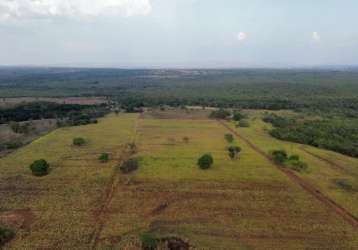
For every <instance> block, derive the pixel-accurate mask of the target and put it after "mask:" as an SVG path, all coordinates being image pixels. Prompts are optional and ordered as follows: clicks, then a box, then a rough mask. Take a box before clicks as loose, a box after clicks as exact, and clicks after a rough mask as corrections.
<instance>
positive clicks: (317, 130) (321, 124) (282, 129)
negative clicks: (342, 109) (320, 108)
mask: <svg viewBox="0 0 358 250" xmlns="http://www.w3.org/2000/svg"><path fill="white" fill-rule="evenodd" d="M264 121H265V122H269V123H271V124H272V125H273V126H274V128H273V129H272V130H271V131H270V134H271V135H272V136H273V137H275V138H277V139H280V140H286V141H292V142H297V143H302V144H308V145H312V146H315V147H319V148H324V149H329V150H332V151H336V152H339V153H342V154H345V155H349V156H353V157H358V120H357V119H346V118H340V117H332V118H330V119H314V120H307V119H299V118H289V117H283V116H278V115H275V114H269V115H267V116H265V117H264Z"/></svg>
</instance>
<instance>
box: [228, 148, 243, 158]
mask: <svg viewBox="0 0 358 250" xmlns="http://www.w3.org/2000/svg"><path fill="white" fill-rule="evenodd" d="M227 150H228V152H229V157H230V158H231V159H232V160H234V159H237V158H238V155H239V153H240V152H241V148H240V147H238V146H230V147H228V148H227Z"/></svg>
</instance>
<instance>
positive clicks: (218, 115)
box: [209, 109, 231, 119]
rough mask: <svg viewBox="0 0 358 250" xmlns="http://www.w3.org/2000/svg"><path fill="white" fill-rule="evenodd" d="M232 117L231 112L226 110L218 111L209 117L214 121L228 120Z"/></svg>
mask: <svg viewBox="0 0 358 250" xmlns="http://www.w3.org/2000/svg"><path fill="white" fill-rule="evenodd" d="M230 116H231V112H230V111H228V110H225V109H218V110H214V111H212V112H211V114H210V115H209V117H210V118H212V119H227V118H229V117H230Z"/></svg>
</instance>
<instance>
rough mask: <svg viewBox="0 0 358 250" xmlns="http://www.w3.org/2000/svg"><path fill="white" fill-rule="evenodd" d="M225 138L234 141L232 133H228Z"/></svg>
mask: <svg viewBox="0 0 358 250" xmlns="http://www.w3.org/2000/svg"><path fill="white" fill-rule="evenodd" d="M225 140H226V141H227V142H228V143H232V142H233V141H234V136H233V135H232V134H226V135H225Z"/></svg>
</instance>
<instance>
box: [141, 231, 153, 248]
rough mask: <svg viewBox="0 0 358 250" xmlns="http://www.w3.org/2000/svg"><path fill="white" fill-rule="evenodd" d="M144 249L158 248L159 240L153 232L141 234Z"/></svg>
mask: <svg viewBox="0 0 358 250" xmlns="http://www.w3.org/2000/svg"><path fill="white" fill-rule="evenodd" d="M139 238H140V241H141V243H142V249H143V250H155V249H156V248H157V240H156V238H155V237H154V235H153V234H151V233H143V234H141V235H140V237H139Z"/></svg>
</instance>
